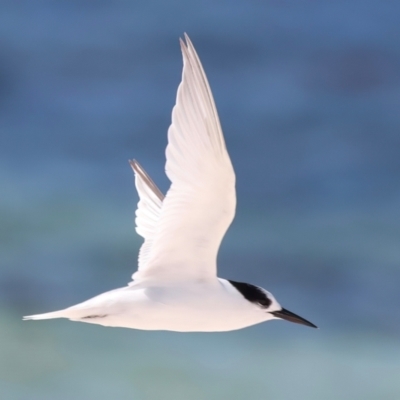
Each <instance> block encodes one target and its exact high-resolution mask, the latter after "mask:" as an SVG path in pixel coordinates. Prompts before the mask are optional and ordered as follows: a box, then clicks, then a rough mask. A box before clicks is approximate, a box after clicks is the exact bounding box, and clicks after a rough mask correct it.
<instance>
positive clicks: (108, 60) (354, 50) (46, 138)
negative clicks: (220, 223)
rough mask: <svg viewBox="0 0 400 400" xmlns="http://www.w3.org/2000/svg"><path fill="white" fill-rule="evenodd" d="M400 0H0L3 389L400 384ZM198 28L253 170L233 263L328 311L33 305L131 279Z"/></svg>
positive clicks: (241, 177)
mask: <svg viewBox="0 0 400 400" xmlns="http://www.w3.org/2000/svg"><path fill="white" fill-rule="evenodd" d="M399 20H400V3H399V2H396V1H378V0H368V1H366V0H364V1H361V0H347V1H344V0H341V1H340V0H335V1H315V0H314V1H312V0H309V1H295V0H286V1H276V0H270V1H249V0H247V1H239V0H230V1H209V0H208V1H201V2H200V1H181V0H177V1H160V0H159V1H148V2H144V1H131V2H129V1H106V0H103V1H100V0H98V1H89V0H81V1H72V0H70V1H66V0H60V1H29V0H25V1H24V0H21V1H11V0H9V1H7V0H3V1H1V2H0V393H1V399H6V400H9V399H10V400H14V399H18V400H25V399H40V400H43V399H44V400H47V399H48V400H54V399H60V400H63V399H68V400H69V399H78V400H79V399H123V400H125V399H135V400H136V399H138V400H142V399H145V400H148V399H151V400H152V399H173V400H180V399H182V400H187V399H228V398H229V399H232V400H233V399H248V398H258V399H274V400H281V399H282V400H288V399H305V400H312V399H324V400H325V399H335V400H336V399H366V400H368V399H370V400H374V399H388V400H392V399H398V398H400V379H399V377H400V312H399V305H400V291H399V284H400V207H399V205H400V112H399V110H400V24H399ZM183 32H187V33H188V34H189V35H190V37H191V38H192V40H193V42H194V44H195V46H196V49H197V51H198V53H199V55H200V57H201V60H202V62H203V64H204V67H205V70H206V72H207V75H208V77H209V81H210V84H211V86H212V88H213V92H214V96H215V100H216V103H217V107H218V110H219V113H220V119H221V123H222V126H223V129H224V132H225V137H226V142H227V147H228V149H229V152H230V155H231V158H232V161H233V165H234V167H235V170H236V175H237V192H238V208H237V218H236V219H235V221H234V223H233V224H232V227H231V229H230V230H229V232H228V234H227V236H226V238H225V240H224V242H223V245H222V248H221V252H220V256H219V274H220V276H222V277H226V278H230V279H235V280H242V281H247V282H252V283H256V284H259V285H261V286H264V287H266V288H268V289H269V290H270V291H272V292H273V293H274V294H275V295H276V297H277V298H278V300H279V301H280V302H281V303H282V304H283V305H284V306H285V307H286V308H288V309H290V310H292V311H294V312H296V313H299V314H300V315H302V316H304V317H305V318H307V319H310V320H311V321H313V322H314V323H316V324H317V325H319V326H320V328H321V329H320V330H318V331H317V330H312V329H309V328H305V327H303V326H298V325H294V324H288V323H285V322H271V323H268V324H262V325H259V326H255V327H251V328H249V329H246V330H242V331H237V332H229V333H220V334H178V333H168V332H141V331H134V330H124V329H110V328H103V327H100V326H94V325H89V324H77V323H72V322H68V321H65V320H54V321H42V322H22V321H21V317H22V315H27V314H33V313H40V312H46V311H52V310H55V309H58V308H64V307H66V306H69V305H72V304H74V303H77V302H80V301H83V300H85V299H87V298H89V297H91V296H93V295H96V294H98V293H100V292H102V291H106V290H109V289H112V288H115V287H119V286H123V285H125V284H126V283H127V282H128V281H129V279H130V275H131V274H132V272H133V271H134V270H135V269H136V265H137V264H136V258H137V252H138V249H139V247H140V244H141V240H140V238H139V237H138V236H137V235H136V234H135V232H134V222H133V221H134V211H135V206H136V202H137V195H136V193H135V189H134V184H133V176H132V172H131V170H130V167H129V165H128V162H127V160H128V159H130V158H136V159H138V160H139V161H140V162H141V163H142V164H143V166H144V167H145V168H146V169H147V170H148V172H149V173H150V174H151V175H152V176H153V178H154V180H155V181H156V182H157V184H158V185H159V186H160V188H161V189H162V190H163V191H165V190H166V189H167V188H168V181H167V178H166V177H165V174H164V162H165V156H164V150H165V146H166V140H167V137H166V132H167V129H168V126H169V123H170V114H171V109H172V107H173V104H174V101H175V94H176V88H177V85H178V83H179V81H180V75H181V67H182V61H181V55H180V50H179V45H178V37H180V36H182V34H183Z"/></svg>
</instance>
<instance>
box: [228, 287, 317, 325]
mask: <svg viewBox="0 0 400 400" xmlns="http://www.w3.org/2000/svg"><path fill="white" fill-rule="evenodd" d="M229 282H230V283H231V284H232V286H234V287H235V288H236V289H237V290H238V291H239V292H240V293H241V294H242V296H243V297H244V298H245V299H246V300H248V301H250V302H251V303H255V304H257V305H259V306H260V307H261V308H262V309H264V310H265V312H267V313H269V314H271V316H272V318H277V319H284V320H286V321H289V322H294V323H296V324H302V325H306V326H311V327H312V328H317V326H316V325H314V324H313V323H311V322H310V321H307V320H306V319H304V318H302V317H300V316H299V315H297V314H295V313H292V312H291V311H289V310H286V308H283V307H282V306H281V305H280V304H279V303H278V302H277V301H276V299H275V297H274V296H273V294H272V293H270V292H268V291H267V290H265V289H263V288H261V287H259V286H255V285H251V284H250V283H243V282H235V281H231V280H230V281H229Z"/></svg>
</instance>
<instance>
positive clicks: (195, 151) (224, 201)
mask: <svg viewBox="0 0 400 400" xmlns="http://www.w3.org/2000/svg"><path fill="white" fill-rule="evenodd" d="M185 40H186V43H185V42H184V41H183V40H181V41H180V43H181V49H182V54H183V73H182V82H181V83H180V85H179V88H178V93H177V99H176V105H175V107H174V109H173V111H172V124H171V126H170V128H169V130H168V146H167V149H166V156H167V162H166V167H165V169H166V173H167V176H168V178H169V179H170V181H171V187H170V189H169V190H168V193H167V195H166V197H165V199H164V200H163V202H162V207H161V210H160V213H159V214H157V213H154V215H153V216H154V217H155V216H156V214H157V217H158V224H157V226H155V224H150V225H151V228H149V229H148V231H146V232H144V233H145V235H146V242H148V243H149V245H146V247H145V249H144V250H143V255H144V257H143V260H141V261H143V262H141V264H140V267H139V271H138V272H136V273H135V274H134V275H133V276H132V277H133V278H134V279H135V281H137V280H155V281H160V280H162V281H179V280H209V279H215V277H216V259H217V253H218V249H219V246H220V244H221V241H222V238H223V236H224V234H225V232H226V230H227V229H228V227H229V225H230V224H231V222H232V220H233V217H234V214H235V207H236V195H235V174H234V171H233V168H232V164H231V161H230V159H229V155H228V153H227V150H226V147H225V141H224V137H223V134H222V130H221V126H220V123H219V119H218V114H217V110H216V108H215V104H214V100H213V96H212V93H211V90H210V87H209V84H208V82H207V78H206V75H205V73H204V70H203V68H202V66H201V63H200V60H199V58H198V56H197V54H196V51H195V49H194V47H193V45H192V43H191V41H190V39H189V38H188V36H187V35H185ZM140 231H142V229H141V228H140ZM150 237H151V240H150V239H148V238H150ZM146 242H145V244H146Z"/></svg>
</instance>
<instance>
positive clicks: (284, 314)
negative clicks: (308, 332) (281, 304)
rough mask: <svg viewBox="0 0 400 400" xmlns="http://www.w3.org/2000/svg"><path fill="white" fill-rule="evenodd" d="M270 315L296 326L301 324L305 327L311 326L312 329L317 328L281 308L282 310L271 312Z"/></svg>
mask: <svg viewBox="0 0 400 400" xmlns="http://www.w3.org/2000/svg"><path fill="white" fill-rule="evenodd" d="M271 314H272V315H275V317H277V318H280V319H285V320H286V321H290V322H294V323H296V324H302V325H306V326H311V327H312V328H318V327H317V326H316V325H314V324H312V323H311V322H310V321H307V320H306V319H304V318H302V317H299V316H298V315H296V314H294V313H292V312H290V311H288V310H286V309H285V308H282V310H278V311H272V312H271Z"/></svg>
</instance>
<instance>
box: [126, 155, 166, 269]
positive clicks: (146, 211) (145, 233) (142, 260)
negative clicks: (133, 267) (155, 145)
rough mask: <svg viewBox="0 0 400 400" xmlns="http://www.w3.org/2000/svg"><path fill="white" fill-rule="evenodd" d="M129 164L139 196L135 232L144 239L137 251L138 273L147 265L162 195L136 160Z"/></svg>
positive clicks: (162, 198) (159, 212)
mask: <svg viewBox="0 0 400 400" xmlns="http://www.w3.org/2000/svg"><path fill="white" fill-rule="evenodd" d="M129 163H130V164H131V167H132V169H133V171H134V173H135V185H136V190H137V192H138V194H139V202H138V205H137V210H136V220H135V222H136V232H137V233H138V234H139V235H140V236H142V237H143V238H144V243H143V244H142V247H141V248H140V251H139V261H138V265H139V271H140V270H142V269H143V268H144V267H145V265H146V264H147V262H148V259H149V257H150V254H151V247H152V243H153V238H154V235H155V231H156V228H157V224H158V220H159V218H160V214H161V206H162V202H163V200H164V195H163V194H162V193H161V191H160V189H158V187H157V186H156V184H155V183H154V182H153V181H152V179H151V178H150V176H149V175H148V174H147V172H146V171H145V170H144V169H143V167H142V166H141V165H140V164H139V163H138V162H137V161H136V160H131V161H129Z"/></svg>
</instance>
